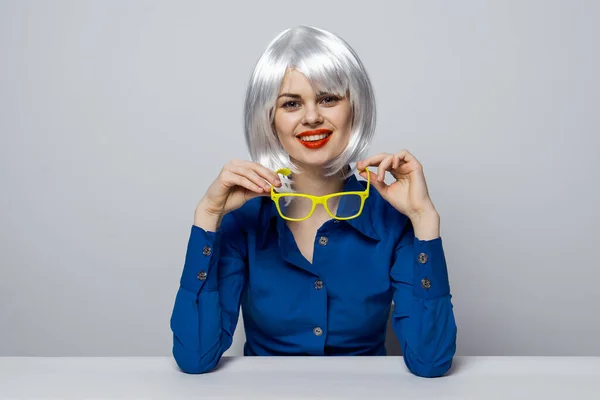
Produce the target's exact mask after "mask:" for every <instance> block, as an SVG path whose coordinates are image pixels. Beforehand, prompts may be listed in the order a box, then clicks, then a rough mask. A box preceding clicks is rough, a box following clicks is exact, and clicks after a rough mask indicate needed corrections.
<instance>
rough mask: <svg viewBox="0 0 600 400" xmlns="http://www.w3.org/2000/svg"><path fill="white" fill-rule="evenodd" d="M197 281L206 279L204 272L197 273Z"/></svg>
mask: <svg viewBox="0 0 600 400" xmlns="http://www.w3.org/2000/svg"><path fill="white" fill-rule="evenodd" d="M198 279H200V280H201V281H203V280H205V279H206V271H200V272H198Z"/></svg>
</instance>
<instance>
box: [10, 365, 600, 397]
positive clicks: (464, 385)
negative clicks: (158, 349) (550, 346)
mask: <svg viewBox="0 0 600 400" xmlns="http://www.w3.org/2000/svg"><path fill="white" fill-rule="evenodd" d="M0 398H1V399H6V398H11V399H12V398H19V399H22V398H57V399H83V398H97V399H99V398H103V399H107V398H112V399H114V398H119V399H121V398H127V399H133V398H136V399H142V398H143V399H155V398H160V399H184V398H190V399H200V398H202V399H204V398H210V399H226V398H235V399H242V398H243V399H261V400H262V399H311V400H313V399H333V398H335V399H369V400H371V399H380V398H385V399H409V398H413V399H490V398H494V399H496V398H497V399H510V400H514V399H521V398H527V399H535V400H537V399H569V400H571V399H576V398H581V399H584V398H585V399H600V357H455V360H454V363H453V366H452V369H451V370H450V372H449V374H448V375H446V376H444V377H441V378H421V377H417V376H414V375H412V374H411V373H410V372H409V371H408V370H407V369H406V367H405V365H404V362H403V360H402V358H401V357H224V358H223V359H222V360H221V363H220V366H219V367H218V369H217V370H215V371H213V372H211V373H208V374H202V375H191V374H185V373H183V372H181V371H179V369H178V368H177V365H176V364H175V362H174V360H173V359H172V358H169V357H123V358H118V357H115V358H95V357H81V358H78V357H58V358H51V357H48V358H45V357H29V358H28V357H0Z"/></svg>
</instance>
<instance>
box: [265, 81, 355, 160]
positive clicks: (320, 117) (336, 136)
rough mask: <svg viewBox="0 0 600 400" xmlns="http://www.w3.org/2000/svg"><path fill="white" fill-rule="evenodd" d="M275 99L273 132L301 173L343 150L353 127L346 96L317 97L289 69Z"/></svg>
mask: <svg viewBox="0 0 600 400" xmlns="http://www.w3.org/2000/svg"><path fill="white" fill-rule="evenodd" d="M278 96H279V97H278V98H277V104H276V108H275V121H274V125H275V131H276V132H277V136H278V137H279V141H280V142H281V145H282V146H283V148H284V150H285V151H286V152H287V153H288V154H289V155H290V158H291V160H292V161H293V162H294V163H296V164H297V165H299V166H300V167H301V168H303V169H305V168H306V169H308V168H312V167H319V166H322V165H324V164H325V163H326V162H327V161H329V160H331V159H333V158H334V157H336V156H337V155H339V154H340V153H341V152H342V151H343V150H344V149H345V148H346V146H347V144H348V140H349V138H350V129H351V127H352V109H351V107H350V102H349V100H348V96H345V97H343V98H340V97H338V96H335V95H333V94H328V93H319V94H317V93H315V91H314V90H313V88H312V86H311V84H310V81H309V80H308V79H307V78H306V76H304V74H302V73H301V72H298V71H296V70H291V69H288V71H287V72H286V74H285V77H284V79H283V82H282V84H281V88H280V90H279V95H278ZM315 130H317V131H316V132H311V131H315ZM321 130H322V131H321Z"/></svg>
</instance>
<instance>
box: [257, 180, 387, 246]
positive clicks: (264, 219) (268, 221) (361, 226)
mask: <svg viewBox="0 0 600 400" xmlns="http://www.w3.org/2000/svg"><path fill="white" fill-rule="evenodd" d="M366 186H367V181H366V180H360V181H359V180H358V179H357V178H356V175H355V174H352V175H351V176H350V177H348V178H346V181H345V183H344V189H343V191H344V192H351V191H363V190H365V188H366ZM374 190H375V188H373V187H371V189H370V193H369V197H367V199H366V200H365V205H364V207H363V210H362V212H361V214H360V215H359V216H358V217H356V218H352V219H348V220H340V223H342V224H344V223H345V224H348V225H350V226H351V227H353V228H354V229H356V230H357V231H358V232H360V233H361V234H362V235H364V236H366V237H369V238H371V239H374V240H381V238H380V237H379V235H378V234H377V232H376V231H375V229H374V228H373V217H374V212H373V211H374V210H373V207H374V200H375V199H374V196H373V191H374ZM340 204H341V203H340ZM260 214H261V216H260V222H261V224H260V227H261V228H260V229H261V231H260V232H259V234H258V239H259V240H260V243H259V244H260V246H261V247H262V246H263V245H264V243H265V240H266V237H267V235H268V234H269V232H270V231H271V225H272V224H273V222H274V221H278V223H277V227H278V228H277V229H278V231H279V234H280V236H281V227H282V226H283V222H284V220H283V218H281V216H280V215H279V213H278V212H277V207H275V203H274V202H273V200H271V198H270V197H267V196H265V197H262V207H261V212H260Z"/></svg>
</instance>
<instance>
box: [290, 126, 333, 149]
mask: <svg viewBox="0 0 600 400" xmlns="http://www.w3.org/2000/svg"><path fill="white" fill-rule="evenodd" d="M332 134H333V133H332V132H331V131H330V130H329V129H317V130H314V131H308V132H303V133H301V134H300V135H298V136H296V139H298V141H299V142H300V143H302V145H303V146H304V147H306V148H307V149H320V148H321V147H323V146H325V145H326V144H327V142H329V139H330V138H331V135H332Z"/></svg>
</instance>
